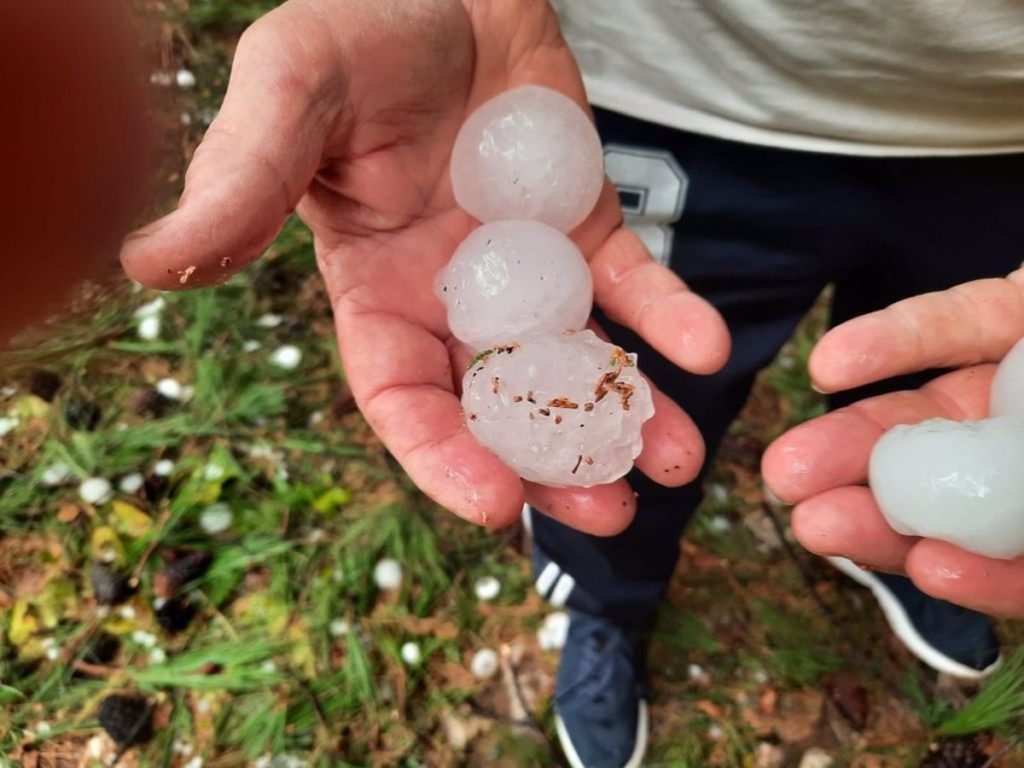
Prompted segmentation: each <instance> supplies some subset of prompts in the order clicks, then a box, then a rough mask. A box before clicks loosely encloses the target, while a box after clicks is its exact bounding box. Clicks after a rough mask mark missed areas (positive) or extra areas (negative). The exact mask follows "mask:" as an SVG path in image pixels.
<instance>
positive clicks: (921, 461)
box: [870, 417, 1024, 558]
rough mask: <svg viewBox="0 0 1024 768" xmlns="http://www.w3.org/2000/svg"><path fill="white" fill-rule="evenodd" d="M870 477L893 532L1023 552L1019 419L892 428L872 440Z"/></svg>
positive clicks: (1023, 437)
mask: <svg viewBox="0 0 1024 768" xmlns="http://www.w3.org/2000/svg"><path fill="white" fill-rule="evenodd" d="M870 480H871V490H872V491H873V493H874V495H875V499H876V500H877V501H878V506H879V508H880V509H881V510H882V514H883V515H885V518H886V520H888V522H889V525H891V526H892V528H893V529H894V530H895V531H897V532H898V533H902V534H905V535H908V536H927V537H929V538H935V539H941V540H942V541H948V542H950V543H952V544H956V545H957V546H959V547H962V548H963V549H966V550H969V551H971V552H976V553H977V554H980V555H986V556H988V557H997V558H1012V557H1016V556H1018V555H1021V554H1024V420H1021V419H1018V418H1015V417H1005V418H995V419H985V420H983V421H975V422H970V421H968V422H963V423H959V422H955V421H949V420H947V419H930V420H928V421H924V422H921V423H920V424H914V425H902V426H898V427H895V428H894V429H891V430H889V431H888V432H886V433H885V435H883V436H882V438H881V439H880V440H879V441H878V443H877V444H876V445H875V448H874V450H873V452H872V454H871V464H870Z"/></svg>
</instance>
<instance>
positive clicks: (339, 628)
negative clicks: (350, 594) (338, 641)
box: [329, 619, 352, 637]
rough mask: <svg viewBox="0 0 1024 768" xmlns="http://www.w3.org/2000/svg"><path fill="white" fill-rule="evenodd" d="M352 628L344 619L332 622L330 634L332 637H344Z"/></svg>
mask: <svg viewBox="0 0 1024 768" xmlns="http://www.w3.org/2000/svg"><path fill="white" fill-rule="evenodd" d="M350 629H352V627H351V626H350V625H349V623H348V622H347V621H345V620H344V619H335V620H334V621H332V622H331V625H330V628H329V630H330V633H331V636H332V637H344V636H345V635H347V634H348V633H349V630H350Z"/></svg>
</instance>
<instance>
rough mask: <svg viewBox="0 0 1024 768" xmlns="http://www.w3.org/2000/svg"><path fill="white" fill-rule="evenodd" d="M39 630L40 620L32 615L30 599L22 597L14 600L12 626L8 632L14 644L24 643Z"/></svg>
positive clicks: (8, 636)
mask: <svg viewBox="0 0 1024 768" xmlns="http://www.w3.org/2000/svg"><path fill="white" fill-rule="evenodd" d="M38 631H39V622H38V621H36V617H35V616H34V615H32V613H31V612H30V611H29V608H28V601H27V600H25V599H24V598H22V599H21V600H16V601H15V602H14V609H13V610H12V611H11V628H10V629H9V630H8V632H7V638H8V639H9V640H10V641H11V644H12V645H23V644H24V643H26V642H28V641H29V640H30V639H31V638H32V636H33V635H34V634H35V633H36V632H38Z"/></svg>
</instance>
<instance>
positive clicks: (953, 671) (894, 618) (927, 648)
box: [825, 557, 1003, 680]
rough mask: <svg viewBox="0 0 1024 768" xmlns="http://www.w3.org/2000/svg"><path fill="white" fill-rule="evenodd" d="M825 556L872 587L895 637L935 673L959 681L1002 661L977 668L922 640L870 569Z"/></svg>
mask: <svg viewBox="0 0 1024 768" xmlns="http://www.w3.org/2000/svg"><path fill="white" fill-rule="evenodd" d="M825 559H826V560H828V562H829V563H831V565H832V566H833V567H834V568H836V569H837V570H839V571H841V572H842V573H843V574H844V575H846V576H849V577H850V578H851V579H853V580H854V581H856V582H857V583H858V584H860V585H861V586H862V587H867V588H868V589H870V590H871V594H872V595H874V596H875V599H876V600H877V601H878V604H879V605H880V606H881V607H882V613H883V614H885V618H886V621H888V622H889V626H890V627H891V628H892V631H893V632H894V633H895V634H896V637H898V638H899V639H900V641H901V642H902V643H903V644H904V645H905V646H907V648H908V649H909V650H910V652H911V653H912V654H914V655H915V656H917V658H919V659H920V660H921V661H923V662H924V663H925V664H927V665H928V666H929V667H931V668H932V669H934V670H936V671H937V672H944V673H946V674H947V675H950V676H952V677H956V678H959V679H961V680H984V679H985V678H986V677H988V676H989V675H991V674H992V673H993V672H995V670H996V669H997V668H998V667H999V665H1000V664H1001V663H1002V661H1003V659H1002V657H999V659H997V660H996V662H995V663H994V664H992V665H991V666H989V667H988V668H986V669H983V670H977V669H974V668H973V667H968V666H967V665H966V664H961V663H960V662H959V661H957V660H956V659H951V658H950V657H949V656H947V655H946V654H944V653H943V652H942V651H940V650H939V649H938V648H936V647H935V646H933V645H931V644H930V643H929V642H928V641H927V640H925V639H924V637H923V636H922V635H921V633H920V632H918V631H917V630H916V629H915V628H914V625H913V624H912V623H911V621H910V617H909V616H908V615H907V612H906V610H904V608H903V604H902V603H901V602H900V601H899V600H897V599H896V595H894V594H893V593H892V590H890V589H889V588H888V587H887V586H885V584H884V583H883V582H882V580H881V579H879V578H878V577H877V576H875V575H874V574H873V573H871V571H865V570H864V569H863V568H861V567H860V566H859V565H857V564H856V563H855V562H853V561H852V560H848V559H847V558H845V557H826V558H825Z"/></svg>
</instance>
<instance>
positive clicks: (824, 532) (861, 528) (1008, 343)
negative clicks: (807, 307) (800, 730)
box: [763, 272, 1024, 618]
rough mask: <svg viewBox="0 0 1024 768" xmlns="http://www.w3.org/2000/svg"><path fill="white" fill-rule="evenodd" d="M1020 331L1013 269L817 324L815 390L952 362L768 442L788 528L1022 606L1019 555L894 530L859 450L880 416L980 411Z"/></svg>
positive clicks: (768, 463) (1021, 294)
mask: <svg viewBox="0 0 1024 768" xmlns="http://www.w3.org/2000/svg"><path fill="white" fill-rule="evenodd" d="M1022 337H1024V273H1022V272H1017V273H1014V274H1013V275H1011V276H1010V277H1009V278H1007V279H1005V280H979V281H976V282H973V283H967V284H965V285H963V286H959V287H957V288H954V289H952V290H949V291H943V292H940V293H932V294H926V295H924V296H919V297H916V298H913V299H908V300H906V301H902V302H899V303H898V304H894V305H893V306H891V307H889V308H888V309H885V310H882V311H881V312H875V313H873V314H870V315H865V316H864V317H860V318H857V319H855V320H851V321H849V322H847V323H845V324H843V325H840V326H839V327H838V328H835V329H834V330H832V331H831V332H830V333H828V334H826V336H825V337H824V338H823V339H822V340H821V342H820V343H819V344H818V346H817V347H816V348H815V351H814V353H813V354H812V356H811V360H810V369H811V376H812V378H813V380H814V381H815V384H816V385H817V386H818V388H819V389H821V390H823V391H827V392H837V391H840V390H845V389H853V388H855V387H859V386H862V385H864V384H868V383H870V382H873V381H878V380H881V379H886V378H889V377H891V376H897V375H900V374H904V373H910V372H912V371H922V370H929V369H933V368H958V370H956V371H954V372H952V373H948V374H945V375H944V376H940V377H939V378H937V379H934V380H933V381H931V382H929V383H928V384H926V385H925V386H924V387H922V388H921V389H918V390H915V391H906V392H894V393H891V394H887V395H881V396H879V397H873V398H870V399H867V400H863V401H861V402H859V403H856V404H854V405H851V406H849V407H847V408H842V409H840V410H837V411H834V412H832V413H829V414H827V415H825V416H822V417H820V418H817V419H814V420H812V421H809V422H807V423H806V424H801V425H800V426H798V427H796V428H794V429H792V430H790V431H789V432H788V433H786V434H785V435H783V436H782V437H780V438H779V439H778V440H777V441H776V442H775V443H774V444H773V445H772V446H771V447H770V448H769V449H768V451H767V452H766V453H765V457H764V462H763V471H764V477H765V481H766V482H767V484H768V486H769V487H770V488H771V489H772V490H773V491H774V492H775V493H776V494H777V495H778V496H779V497H780V498H782V499H784V500H786V501H788V502H791V503H793V504H796V508H795V509H794V510H793V532H794V533H795V534H796V536H797V538H798V539H799V540H800V542H801V543H802V544H803V545H804V546H806V547H807V548H808V549H810V550H812V551H814V552H817V553H819V554H822V555H842V556H844V557H849V558H851V559H852V560H854V561H856V562H858V563H861V564H864V565H866V566H870V567H874V568H879V569H881V570H885V571H890V572H895V573H906V574H907V575H908V576H909V577H910V578H911V579H913V580H914V582H915V583H916V584H917V585H918V586H919V587H920V588H921V589H922V590H924V591H925V592H927V593H929V594H931V595H933V596H935V597H939V598H942V599H945V600H949V601H951V602H954V603H958V604H960V605H965V606H968V607H970V608H975V609H977V610H980V611H985V612H987V613H991V614H996V615H1001V616H1014V617H1021V618H1024V558H1018V559H1016V560H995V559H992V558H988V557H982V556H981V555H975V554H972V553H970V552H966V551H964V550H962V549H960V548H959V547H956V546H954V545H952V544H948V543H946V542H942V541H937V540H934V539H927V538H918V537H914V536H902V535H900V534H898V533H896V532H895V531H893V530H892V528H890V527H889V525H888V524H887V523H886V521H885V518H884V517H882V513H881V511H880V510H879V508H878V504H877V503H876V502H875V500H874V497H873V496H872V494H871V491H870V490H869V489H868V487H867V485H866V483H867V477H868V459H869V457H870V455H871V450H872V448H873V447H874V445H875V443H876V442H878V439H879V438H880V437H881V436H882V434H883V433H884V432H885V431H886V430H888V429H890V428H891V427H894V426H896V425H897V424H914V423H917V422H920V421H924V420H925V419H930V418H937V417H941V418H947V419H954V420H957V421H962V420H973V419H983V418H986V417H987V416H988V415H989V394H990V390H991V386H992V376H993V375H994V373H995V369H996V366H995V365H992V363H995V362H998V361H999V360H1001V359H1002V358H1003V357H1004V356H1005V355H1006V353H1007V352H1008V351H1009V349H1010V348H1011V347H1012V345H1013V344H1014V343H1016V342H1017V340H1018V339H1020V338H1022ZM960 366H964V367H960ZM1022 522H1024V521H1022Z"/></svg>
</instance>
